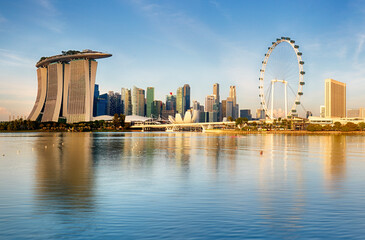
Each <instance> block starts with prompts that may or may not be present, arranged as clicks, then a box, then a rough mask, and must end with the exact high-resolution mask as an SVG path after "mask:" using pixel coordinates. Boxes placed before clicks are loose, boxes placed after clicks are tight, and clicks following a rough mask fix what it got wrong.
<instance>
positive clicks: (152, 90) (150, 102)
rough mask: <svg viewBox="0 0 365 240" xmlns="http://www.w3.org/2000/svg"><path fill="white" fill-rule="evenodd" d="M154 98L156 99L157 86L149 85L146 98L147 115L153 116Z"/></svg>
mask: <svg viewBox="0 0 365 240" xmlns="http://www.w3.org/2000/svg"><path fill="white" fill-rule="evenodd" d="M154 100H155V88H154V87H148V88H147V99H146V109H147V112H146V116H147V117H151V114H152V107H153V101H154Z"/></svg>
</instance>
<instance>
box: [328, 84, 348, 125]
mask: <svg viewBox="0 0 365 240" xmlns="http://www.w3.org/2000/svg"><path fill="white" fill-rule="evenodd" d="M324 102H325V106H326V118H342V117H346V84H345V83H342V82H339V81H336V80H333V79H330V78H329V79H326V80H325V100H324Z"/></svg>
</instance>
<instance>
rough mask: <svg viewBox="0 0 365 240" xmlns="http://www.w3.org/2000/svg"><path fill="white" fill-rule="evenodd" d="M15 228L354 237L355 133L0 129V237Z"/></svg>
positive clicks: (364, 213)
mask: <svg viewBox="0 0 365 240" xmlns="http://www.w3.org/2000/svg"><path fill="white" fill-rule="evenodd" d="M261 150H262V151H263V154H262V155H261V154H260V151H261ZM25 238H31V239H59V238H72V239H77V238H83V239H100V238H104V239H113V238H118V239H119V238H123V239H163V238H169V239H189V238H193V239H221V238H225V239H226V238H237V239H242V238H266V239H267V238H273V239H292V238H328V239H334V238H343V239H349V238H351V239H356V238H357V239H364V238H365V136H289V135H267V136H261V135H249V136H229V135H207V134H203V133H3V134H0V239H25Z"/></svg>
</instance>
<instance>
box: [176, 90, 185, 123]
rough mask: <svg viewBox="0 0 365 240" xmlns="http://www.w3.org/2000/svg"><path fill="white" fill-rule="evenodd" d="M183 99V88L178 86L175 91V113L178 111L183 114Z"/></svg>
mask: <svg viewBox="0 0 365 240" xmlns="http://www.w3.org/2000/svg"><path fill="white" fill-rule="evenodd" d="M184 110H185V101H184V96H183V88H182V87H179V88H178V89H177V92H176V113H180V114H181V116H184V113H185V111H184Z"/></svg>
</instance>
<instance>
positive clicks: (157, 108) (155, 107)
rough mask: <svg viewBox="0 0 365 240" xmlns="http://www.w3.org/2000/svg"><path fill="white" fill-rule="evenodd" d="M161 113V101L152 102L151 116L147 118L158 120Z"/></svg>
mask: <svg viewBox="0 0 365 240" xmlns="http://www.w3.org/2000/svg"><path fill="white" fill-rule="evenodd" d="M161 113H162V101H160V100H155V101H153V102H152V111H151V116H149V117H152V118H159V117H160V116H161Z"/></svg>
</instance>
